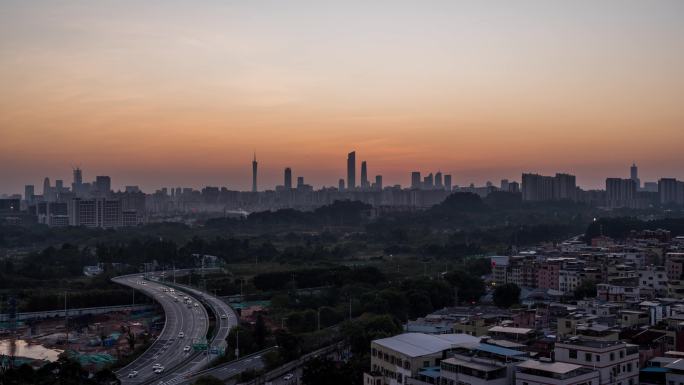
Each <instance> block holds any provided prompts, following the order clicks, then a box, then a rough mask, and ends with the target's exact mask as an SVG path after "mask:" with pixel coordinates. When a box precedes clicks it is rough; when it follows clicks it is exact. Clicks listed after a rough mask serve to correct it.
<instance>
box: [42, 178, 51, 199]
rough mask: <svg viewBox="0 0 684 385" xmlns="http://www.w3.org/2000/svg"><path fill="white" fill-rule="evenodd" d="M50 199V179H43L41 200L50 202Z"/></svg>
mask: <svg viewBox="0 0 684 385" xmlns="http://www.w3.org/2000/svg"><path fill="white" fill-rule="evenodd" d="M51 197H52V187H50V178H48V177H45V179H43V199H45V200H50V198H51Z"/></svg>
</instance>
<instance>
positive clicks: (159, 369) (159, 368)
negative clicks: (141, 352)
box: [154, 366, 164, 374]
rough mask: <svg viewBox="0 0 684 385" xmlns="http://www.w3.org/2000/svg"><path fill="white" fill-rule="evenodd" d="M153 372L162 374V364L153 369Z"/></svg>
mask: <svg viewBox="0 0 684 385" xmlns="http://www.w3.org/2000/svg"><path fill="white" fill-rule="evenodd" d="M154 372H155V373H156V374H162V373H164V367H163V366H160V367H158V368H157V369H154Z"/></svg>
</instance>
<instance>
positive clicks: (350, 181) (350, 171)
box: [347, 151, 356, 190]
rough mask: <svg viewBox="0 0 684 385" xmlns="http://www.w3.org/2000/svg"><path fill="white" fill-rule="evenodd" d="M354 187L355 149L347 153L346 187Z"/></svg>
mask: <svg viewBox="0 0 684 385" xmlns="http://www.w3.org/2000/svg"><path fill="white" fill-rule="evenodd" d="M355 188H356V151H352V152H350V153H349V154H347V189H348V190H353V189H355Z"/></svg>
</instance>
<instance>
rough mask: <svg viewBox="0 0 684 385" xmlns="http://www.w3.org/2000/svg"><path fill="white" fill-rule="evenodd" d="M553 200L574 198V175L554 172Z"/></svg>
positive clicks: (575, 192)
mask: <svg viewBox="0 0 684 385" xmlns="http://www.w3.org/2000/svg"><path fill="white" fill-rule="evenodd" d="M553 195H554V196H553V198H554V199H555V200H571V201H574V200H576V195H577V184H576V182H575V176H574V175H570V174H556V177H555V180H554V188H553Z"/></svg>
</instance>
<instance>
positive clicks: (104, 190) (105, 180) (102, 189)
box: [95, 175, 112, 197]
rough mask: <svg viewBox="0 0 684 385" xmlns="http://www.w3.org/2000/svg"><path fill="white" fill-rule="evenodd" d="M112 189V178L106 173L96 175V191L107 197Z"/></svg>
mask: <svg viewBox="0 0 684 385" xmlns="http://www.w3.org/2000/svg"><path fill="white" fill-rule="evenodd" d="M111 191H112V179H111V178H110V177H108V176H106V175H98V176H96V177H95V192H96V193H97V195H98V196H100V197H106V196H108V195H109V193H110V192H111Z"/></svg>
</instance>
